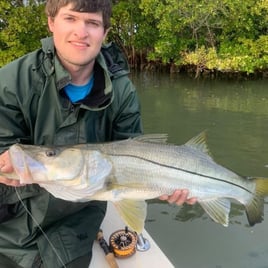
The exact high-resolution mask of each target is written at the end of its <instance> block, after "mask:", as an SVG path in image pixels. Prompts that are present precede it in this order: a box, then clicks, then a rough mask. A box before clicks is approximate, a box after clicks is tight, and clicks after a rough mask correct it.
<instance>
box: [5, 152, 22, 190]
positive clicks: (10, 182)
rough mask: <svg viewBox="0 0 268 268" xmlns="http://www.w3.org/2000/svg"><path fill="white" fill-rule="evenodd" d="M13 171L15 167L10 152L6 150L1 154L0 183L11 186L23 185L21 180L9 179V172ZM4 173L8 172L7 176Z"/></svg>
mask: <svg viewBox="0 0 268 268" xmlns="http://www.w3.org/2000/svg"><path fill="white" fill-rule="evenodd" d="M12 172H14V169H13V166H12V163H11V161H10V158H9V153H8V151H5V152H4V153H2V154H1V155H0V183H3V184H5V185H9V186H21V184H20V181H19V180H11V179H8V173H12ZM3 173H6V174H5V175H6V176H5V175H4V174H3Z"/></svg>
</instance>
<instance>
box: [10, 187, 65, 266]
mask: <svg viewBox="0 0 268 268" xmlns="http://www.w3.org/2000/svg"><path fill="white" fill-rule="evenodd" d="M15 192H16V194H17V197H18V199H19V201H20V203H21V204H22V206H23V208H24V209H25V211H26V212H27V213H28V214H29V216H30V217H31V218H32V220H33V221H34V223H35V224H36V225H37V227H38V229H39V230H40V231H41V233H42V234H43V236H44V237H45V239H46V240H47V242H48V244H49V245H50V246H51V248H52V250H53V252H54V253H55V255H56V256H57V258H58V259H59V261H60V263H61V264H62V265H63V268H66V266H65V264H64V262H63V260H62V258H61V257H60V255H59V254H58V252H57V249H56V248H55V246H54V245H53V243H52V242H51V241H50V240H49V238H48V236H47V234H46V233H45V231H44V230H43V229H42V227H41V226H40V225H39V223H38V222H37V220H36V219H35V218H34V216H33V214H32V213H31V212H30V211H29V209H28V208H27V207H26V205H25V204H24V202H23V200H22V198H21V196H20V194H19V192H18V191H17V187H15Z"/></svg>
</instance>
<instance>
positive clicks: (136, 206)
mask: <svg viewBox="0 0 268 268" xmlns="http://www.w3.org/2000/svg"><path fill="white" fill-rule="evenodd" d="M114 205H115V207H116V209H117V211H118V212H119V215H120V216H121V218H122V219H123V221H124V222H125V224H126V225H127V226H128V227H129V228H130V229H132V230H133V231H135V232H137V233H138V234H140V233H141V232H142V231H143V229H144V222H145V219H146V214H147V203H146V202H145V201H143V200H142V201H136V200H126V199H125V200H121V201H118V202H114Z"/></svg>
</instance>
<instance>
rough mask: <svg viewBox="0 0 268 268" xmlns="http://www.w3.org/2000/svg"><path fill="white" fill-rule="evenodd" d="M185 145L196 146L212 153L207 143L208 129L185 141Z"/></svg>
mask: <svg viewBox="0 0 268 268" xmlns="http://www.w3.org/2000/svg"><path fill="white" fill-rule="evenodd" d="M185 145H187V146H190V147H192V148H195V149H197V150H199V151H201V152H203V153H205V154H208V155H211V153H210V151H209V148H208V145H207V143H206V131H203V132H201V133H200V134H198V135H197V136H195V137H193V138H192V139H190V140H189V141H187V142H186V143H185Z"/></svg>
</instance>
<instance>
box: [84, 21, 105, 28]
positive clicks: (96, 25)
mask: <svg viewBox="0 0 268 268" xmlns="http://www.w3.org/2000/svg"><path fill="white" fill-rule="evenodd" d="M87 24H88V25H89V26H90V27H93V28H100V27H102V23H101V22H99V21H94V20H89V21H87Z"/></svg>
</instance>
